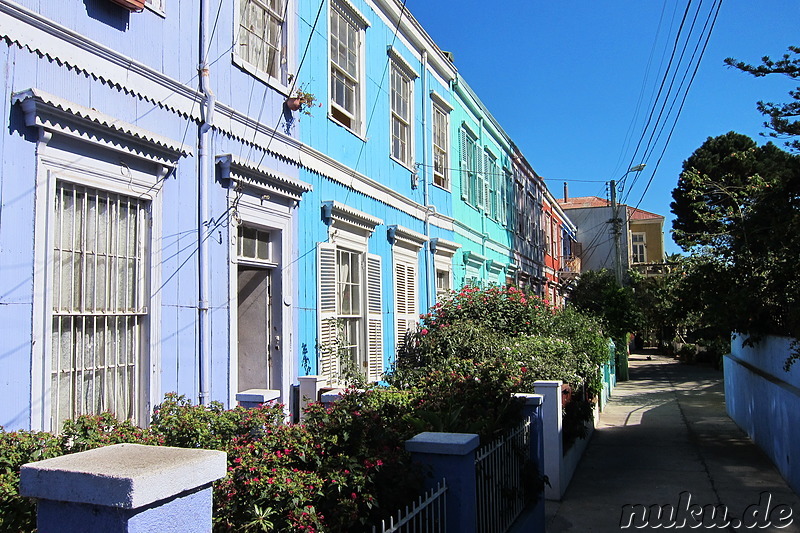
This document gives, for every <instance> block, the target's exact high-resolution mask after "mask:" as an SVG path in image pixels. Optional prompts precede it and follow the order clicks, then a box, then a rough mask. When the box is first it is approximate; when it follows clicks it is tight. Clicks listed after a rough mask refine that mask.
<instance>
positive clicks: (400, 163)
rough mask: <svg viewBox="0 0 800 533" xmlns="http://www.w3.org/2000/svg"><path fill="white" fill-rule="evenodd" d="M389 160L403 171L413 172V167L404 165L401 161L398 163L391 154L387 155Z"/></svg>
mask: <svg viewBox="0 0 800 533" xmlns="http://www.w3.org/2000/svg"><path fill="white" fill-rule="evenodd" d="M389 159H391V160H392V161H394V162H395V163H397V164H398V165H400V166H401V167H403V168H404V169H406V170H408V171H409V172H414V165H409V164H408V163H404V162H403V161H400V160H399V159H397V158H396V157H395V156H393V155H391V154H389Z"/></svg>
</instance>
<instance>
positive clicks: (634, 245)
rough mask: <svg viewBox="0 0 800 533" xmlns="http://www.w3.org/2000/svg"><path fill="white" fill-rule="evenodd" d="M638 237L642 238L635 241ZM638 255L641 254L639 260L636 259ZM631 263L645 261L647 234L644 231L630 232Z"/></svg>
mask: <svg viewBox="0 0 800 533" xmlns="http://www.w3.org/2000/svg"><path fill="white" fill-rule="evenodd" d="M638 237H641V239H642V240H641V241H637V240H636V239H637V238H638ZM637 249H638V250H639V251H637ZM638 256H641V259H642V260H641V261H637V258H638ZM631 263H633V264H640V263H647V234H646V233H644V232H638V231H637V232H631Z"/></svg>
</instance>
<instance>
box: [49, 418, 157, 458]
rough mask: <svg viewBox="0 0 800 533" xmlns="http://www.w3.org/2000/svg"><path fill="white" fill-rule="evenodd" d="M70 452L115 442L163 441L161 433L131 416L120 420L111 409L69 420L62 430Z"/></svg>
mask: <svg viewBox="0 0 800 533" xmlns="http://www.w3.org/2000/svg"><path fill="white" fill-rule="evenodd" d="M61 438H62V439H63V440H64V446H65V451H66V452H67V453H75V452H83V451H86V450H91V449H94V448H100V447H102V446H110V445H112V444H122V443H134V444H150V445H158V444H162V443H161V442H160V439H158V437H157V436H155V435H153V434H151V433H150V432H149V431H147V430H146V429H142V428H140V427H138V426H136V425H135V424H133V422H131V421H130V420H124V421H120V420H117V419H116V417H115V416H114V415H113V414H112V413H109V412H105V413H101V414H99V415H81V416H79V417H78V418H76V419H75V420H65V421H64V427H63V428H62V430H61Z"/></svg>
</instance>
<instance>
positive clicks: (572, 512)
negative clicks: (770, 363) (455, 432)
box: [547, 354, 800, 533]
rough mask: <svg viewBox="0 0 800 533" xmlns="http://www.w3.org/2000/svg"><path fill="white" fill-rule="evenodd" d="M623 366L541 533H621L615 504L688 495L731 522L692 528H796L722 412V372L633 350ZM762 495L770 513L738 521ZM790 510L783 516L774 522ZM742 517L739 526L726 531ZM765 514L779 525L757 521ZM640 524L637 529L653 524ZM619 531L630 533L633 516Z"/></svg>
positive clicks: (764, 467) (794, 510)
mask: <svg viewBox="0 0 800 533" xmlns="http://www.w3.org/2000/svg"><path fill="white" fill-rule="evenodd" d="M630 369H631V370H630V376H631V380H630V381H627V382H622V383H619V384H618V386H617V388H616V389H615V390H614V393H613V397H612V400H611V401H610V403H609V404H608V406H607V409H606V411H605V412H604V413H603V415H602V418H601V420H600V424H599V426H598V427H597V429H596V431H595V432H594V435H593V437H592V440H591V442H590V444H589V447H588V449H587V451H586V454H585V455H584V457H583V459H582V461H581V463H580V464H579V465H578V469H577V471H576V473H575V476H574V477H573V479H572V482H571V484H570V486H569V488H568V489H567V492H566V494H565V496H564V499H563V501H561V502H548V503H547V531H548V533H561V532H576V533H577V532H606V531H620V530H622V528H621V519H622V518H623V516H625V515H624V513H623V506H625V505H637V504H642V505H644V506H646V507H648V508H649V507H650V506H652V505H658V506H664V505H666V504H671V505H673V506H674V507H676V508H680V507H683V506H682V505H679V500H680V498H681V493H685V492H687V491H688V493H689V494H690V495H691V505H694V504H698V505H699V506H706V505H709V504H713V505H715V506H718V505H724V506H726V507H727V510H728V516H727V518H728V521H729V522H730V523H731V524H729V525H727V526H726V525H722V524H723V523H724V522H725V521H724V520H723V521H721V522H720V521H718V522H717V525H710V526H706V525H703V526H702V527H698V530H704V529H707V528H713V529H718V530H724V531H745V530H749V529H754V530H759V531H792V532H798V531H800V499H798V497H797V495H796V494H795V493H794V492H793V491H792V490H791V489H790V488H789V487H788V485H787V484H786V482H785V481H784V480H783V478H782V477H781V476H780V474H779V473H778V471H777V470H776V469H775V468H774V466H773V465H772V463H771V462H770V461H769V459H767V457H766V456H765V455H764V454H763V453H762V452H761V451H760V450H759V449H758V448H757V447H756V446H755V445H754V444H752V443H751V441H750V440H749V439H748V438H747V437H746V435H745V434H744V433H743V432H742V431H741V430H740V429H739V428H738V427H737V426H736V425H735V424H734V423H733V421H731V419H730V418H729V417H728V416H727V414H726V413H725V404H724V392H723V382H722V372H720V371H717V370H714V369H710V368H705V367H701V366H690V365H685V364H682V363H680V362H678V361H675V360H673V359H671V358H667V357H663V356H658V355H654V356H653V358H652V360H647V356H646V355H641V354H634V355H632V356H631V363H630ZM765 492H766V493H769V495H771V500H770V501H769V511H768V512H771V513H772V514H771V515H769V516H766V517H763V519H762V520H760V521H758V523H757V524H756V525H755V526H753V525H751V527H749V528H748V527H746V526H747V525H748V524H751V523H752V522H753V521H754V519H749V520H748V518H747V517H749V516H751V515H752V516H754V517H755V518H759V517H760V515H759V514H758V513H755V511H756V510H758V509H760V508H763V507H764V506H765V504H767V499H766V495H762V493H765ZM687 496H688V495H687V494H684V495H683V498H684V499H683V500H682V501H686V498H687ZM760 502H761V505H759V507H758V508H757V507H750V506H753V505H754V504H759V503H760ZM781 504H783V505H784V507H782V508H780V509H778V511H774V510H775V508H776V507H777V506H779V505H781ZM786 506H790V507H791V509H789V508H787V507H786ZM748 507H750V513H747V512H746V510H747V509H748ZM639 509H640V511H641V512H640V513H639V516H642V515H643V514H644V513H643V509H642V508H639ZM693 509H695V510H696V511H697V512H698V513H699V512H700V509H699V508H697V507H693ZM709 510H710V509H709ZM789 511H791V518H790V519H787V520H784V521H783V522H781V521H780V520H778V519H779V518H780V513H784V515H783V516H785V513H787V512H789ZM648 512H649V509H648ZM762 514H763V513H762ZM708 515H709V513H708V511H704V512H702V516H703V518H704V519H709V518H710V517H709V516H708ZM650 516H652V514H651V515H650ZM742 518H744V519H745V526H742V527H739V528H734V527H733V526H735V525H737V524H738V523H739V520H740V519H742ZM769 518H772V519H773V521H776V522H777V523H780V524H783V525H784V526H785V527H783V528H782V529H778V528H777V527H776V524H775V523H773V524H772V525H769V526H766V521H767V520H768V519H769ZM790 521H791V523H788V522H790ZM623 522H625V521H624V520H623ZM648 524H649V526H647V527H641V526H643V525H644V524H642V523H640V524H639V525H640V527H639V528H638V529H639V530H642V529H643V530H650V529H655V528H653V527H652V526H653V522H652V520H651V521H650V522H648ZM697 525H698V526H699V525H700V524H697ZM764 526H766V527H764ZM627 529H629V530H636V529H637V527H636V523H635V521H634V523H633V524H631V525H630V527H629V528H627ZM658 529H659V530H663V529H687V530H688V529H689V527H688V525H687V526H686V527H685V528H680V527H678V528H676V527H675V526H672V527H670V526H669V525H668V524H664V526H663V527H660V528H658Z"/></svg>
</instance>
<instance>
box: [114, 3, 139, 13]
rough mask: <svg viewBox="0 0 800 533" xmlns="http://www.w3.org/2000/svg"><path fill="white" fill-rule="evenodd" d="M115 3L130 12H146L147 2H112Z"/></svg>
mask: <svg viewBox="0 0 800 533" xmlns="http://www.w3.org/2000/svg"><path fill="white" fill-rule="evenodd" d="M111 1H112V2H113V3H115V4H117V5H119V6H122V7H124V8H125V9H127V10H128V11H136V12H139V11H142V10H144V2H145V0H111Z"/></svg>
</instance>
